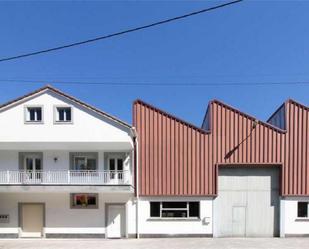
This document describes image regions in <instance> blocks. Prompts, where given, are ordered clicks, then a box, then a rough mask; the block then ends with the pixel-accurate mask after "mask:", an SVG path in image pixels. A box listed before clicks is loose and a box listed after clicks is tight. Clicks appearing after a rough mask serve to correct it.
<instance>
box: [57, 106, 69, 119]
mask: <svg viewBox="0 0 309 249" xmlns="http://www.w3.org/2000/svg"><path fill="white" fill-rule="evenodd" d="M57 111H58V119H59V120H58V121H63V122H69V121H71V118H72V115H71V107H58V108H57Z"/></svg>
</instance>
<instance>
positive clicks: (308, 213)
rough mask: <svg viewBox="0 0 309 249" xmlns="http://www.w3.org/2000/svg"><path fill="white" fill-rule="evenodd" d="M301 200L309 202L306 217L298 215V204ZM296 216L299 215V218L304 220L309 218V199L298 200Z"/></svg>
mask: <svg viewBox="0 0 309 249" xmlns="http://www.w3.org/2000/svg"><path fill="white" fill-rule="evenodd" d="M300 202H306V203H307V216H306V217H300V216H298V204H299V203H300ZM296 212H297V213H296V216H297V219H304V220H308V219H309V201H298V202H297V209H296Z"/></svg>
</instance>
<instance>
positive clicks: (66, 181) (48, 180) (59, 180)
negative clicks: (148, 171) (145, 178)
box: [0, 170, 131, 185]
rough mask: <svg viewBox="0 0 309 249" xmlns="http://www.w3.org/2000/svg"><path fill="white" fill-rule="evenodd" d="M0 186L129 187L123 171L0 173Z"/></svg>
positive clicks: (127, 174) (128, 175) (127, 177)
mask: <svg viewBox="0 0 309 249" xmlns="http://www.w3.org/2000/svg"><path fill="white" fill-rule="evenodd" d="M0 185H131V174H130V171H129V170H123V171H111V170H106V171H75V170H67V171H12V170H6V171H0Z"/></svg>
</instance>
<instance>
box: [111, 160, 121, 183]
mask: <svg viewBox="0 0 309 249" xmlns="http://www.w3.org/2000/svg"><path fill="white" fill-rule="evenodd" d="M108 168H109V170H110V179H111V181H112V182H115V183H118V182H119V183H120V182H122V180H123V158H122V157H120V156H114V157H110V158H109V160H108Z"/></svg>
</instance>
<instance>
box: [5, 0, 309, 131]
mask: <svg viewBox="0 0 309 249" xmlns="http://www.w3.org/2000/svg"><path fill="white" fill-rule="evenodd" d="M218 3H222V1H220V2H219V1H192V0H191V1H75V2H73V1H61V2H60V1H53V2H52V1H40V2H39V1H20V2H19V1H11V2H9V1H7V2H5V1H2V2H0V30H1V36H0V48H1V49H0V58H2V57H7V56H11V55H16V54H19V53H24V52H29V51H32V50H37V49H45V48H48V47H53V46H58V45H62V44H66V43H71V42H74V41H79V40H83V39H88V38H92V37H95V36H98V35H103V34H108V33H112V32H115V31H118V30H122V29H126V28H131V27H134V26H139V25H144V24H147V23H149V22H153V21H157V20H160V19H164V18H167V17H172V16H176V15H181V14H184V13H186V12H190V11H195V10H198V9H201V8H205V7H210V6H212V5H216V4H218ZM308 11H309V2H308V1H249V0H248V1H245V2H242V3H240V4H237V5H234V6H230V7H226V8H224V9H219V10H216V11H213V12H209V13H206V14H202V15H199V16H195V17H191V18H188V19H186V20H182V21H179V22H175V23H170V24H167V25H164V26H160V27H155V28H152V29H148V30H144V31H141V32H137V33H131V34H128V35H125V36H122V37H118V38H113V39H110V40H105V41H101V42H97V43H94V44H88V45H85V46H80V47H75V48H71V49H67V50H63V51H58V52H54V53H50V54H44V55H39V56H35V57H31V58H25V59H21V60H18V61H8V62H3V63H0V102H1V103H3V102H5V101H8V100H10V99H12V98H15V97H18V96H20V95H23V94H25V93H27V92H29V91H32V90H34V89H36V88H38V87H41V86H43V85H45V84H46V83H49V82H54V81H57V80H58V81H83V82H111V83H136V82H137V83H141V82H142V83H160V84H161V83H206V84H209V83H211V84H214V83H239V82H240V83H248V84H249V85H248V86H235V85H233V86H207V87H192V86H191V87H188V86H186V87H184V86H181V87H179V86H178V87H175V86H169V87H162V86H161V87H157V86H143V87H140V86H138V87H137V86H121V87H120V86H104V85H99V86H98V85H86V86H85V85H84V86H83V85H63V84H53V85H54V86H55V87H57V88H59V89H61V90H63V91H64V92H67V93H69V94H71V95H73V96H75V97H77V98H79V99H81V100H83V101H86V102H87V103H90V104H92V105H95V106H97V107H98V108H100V109H102V110H104V111H106V112H109V113H111V114H113V115H115V116H117V117H119V118H121V119H123V120H125V121H127V122H131V113H132V112H131V108H132V102H133V100H135V99H137V98H139V99H142V100H145V101H146V102H149V103H151V104H153V105H155V106H157V107H159V108H162V109H164V110H165V111H168V112H171V113H173V114H174V115H176V116H179V117H181V118H183V119H185V120H187V121H189V122H192V123H194V124H196V125H201V122H202V119H203V116H204V113H205V110H206V108H207V104H208V102H209V101H210V100H212V99H214V98H215V99H219V100H222V101H224V102H226V103H227V104H230V105H232V106H235V107H237V108H239V109H241V110H242V111H244V112H247V113H249V114H251V115H254V116H256V117H257V118H259V119H262V120H265V119H267V117H269V116H270V114H271V113H272V112H273V111H274V110H275V109H276V108H277V107H278V106H279V105H280V104H281V103H282V102H283V101H285V100H286V99H288V98H293V99H295V100H297V101H299V102H302V103H304V104H306V105H309V98H308V96H309V95H308V90H309V84H307V85H283V86H282V85H281V86H277V85H276V86H274V85H269V86H256V85H252V84H254V83H258V82H296V81H309V71H308V69H309V68H308V66H309V25H308V23H309V16H308ZM8 79H10V80H12V79H23V80H34V81H37V80H39V81H41V83H22V82H10V81H6V80H8ZM250 84H251V85H250Z"/></svg>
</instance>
